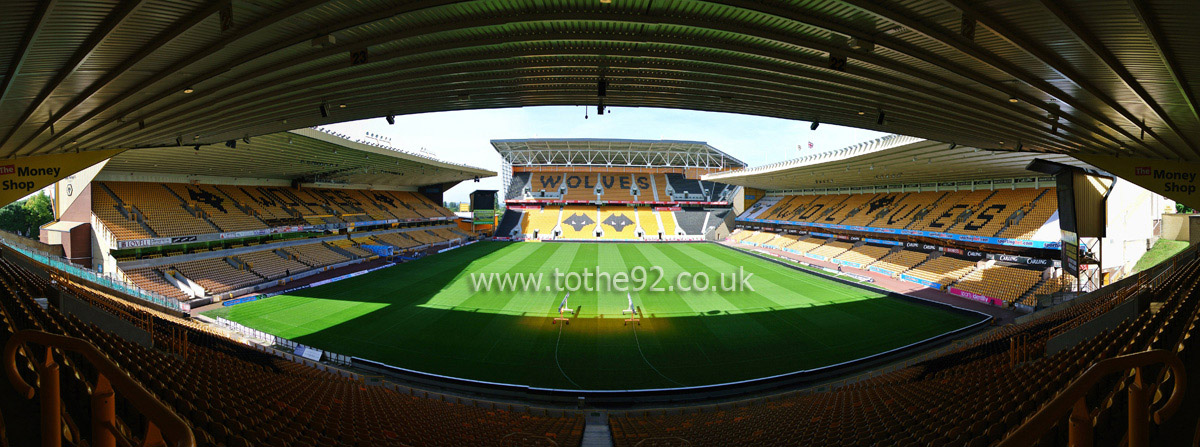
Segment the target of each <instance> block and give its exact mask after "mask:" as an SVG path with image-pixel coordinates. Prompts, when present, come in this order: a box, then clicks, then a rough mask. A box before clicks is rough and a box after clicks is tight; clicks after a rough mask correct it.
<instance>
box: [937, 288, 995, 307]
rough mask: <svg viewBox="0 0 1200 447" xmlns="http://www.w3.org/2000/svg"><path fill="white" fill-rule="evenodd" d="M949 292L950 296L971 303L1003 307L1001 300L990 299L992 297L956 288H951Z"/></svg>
mask: <svg viewBox="0 0 1200 447" xmlns="http://www.w3.org/2000/svg"><path fill="white" fill-rule="evenodd" d="M949 292H950V294H951V295H958V296H961V297H963V298H966V299H969V300H971V301H978V302H981V303H986V304H991V305H993V306H1003V305H1004V300H1002V299H999V298H992V297H990V296H987V295H984V294H980V293H975V292H972V291H969V290H963V289H960V288H958V287H951V288H950V290H949Z"/></svg>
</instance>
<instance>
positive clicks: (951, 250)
mask: <svg viewBox="0 0 1200 447" xmlns="http://www.w3.org/2000/svg"><path fill="white" fill-rule="evenodd" d="M938 250H941V251H944V252H946V253H954V254H956V255H961V254H963V250H962V249H961V248H953V247H938Z"/></svg>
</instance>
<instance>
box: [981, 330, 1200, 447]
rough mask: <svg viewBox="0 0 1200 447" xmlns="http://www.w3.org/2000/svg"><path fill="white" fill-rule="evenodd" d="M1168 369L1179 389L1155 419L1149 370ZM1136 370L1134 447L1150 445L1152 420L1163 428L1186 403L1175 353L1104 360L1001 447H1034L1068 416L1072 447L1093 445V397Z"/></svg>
mask: <svg viewBox="0 0 1200 447" xmlns="http://www.w3.org/2000/svg"><path fill="white" fill-rule="evenodd" d="M1157 364H1163V365H1165V366H1166V367H1167V368H1170V372H1171V377H1172V379H1173V380H1174V383H1175V386H1174V388H1173V389H1172V390H1171V397H1170V398H1169V399H1168V400H1167V402H1166V403H1165V404H1163V405H1162V407H1161V408H1159V409H1158V410H1157V411H1155V412H1154V413H1153V414H1151V413H1150V407H1151V401H1150V399H1151V397H1152V396H1153V395H1154V388H1155V385H1154V384H1149V383H1146V380H1145V378H1144V376H1145V373H1144V371H1143V370H1144V369H1145V368H1146V367H1147V366H1151V365H1157ZM1129 370H1133V384H1131V385H1130V386H1129V399H1128V401H1129V409H1128V423H1129V427H1128V433H1127V435H1126V438H1127V440H1128V444H1127V446H1128V447H1146V446H1148V445H1149V443H1150V421H1151V420H1152V419H1153V421H1154V422H1155V423H1156V424H1162V423H1163V421H1165V420H1167V419H1168V418H1170V417H1171V415H1173V414H1175V411H1176V410H1178V409H1179V405H1180V404H1181V403H1182V402H1183V393H1184V392H1185V391H1186V390H1187V373H1186V372H1185V371H1184V369H1183V362H1182V361H1180V360H1179V356H1178V355H1176V354H1175V353H1174V352H1171V351H1166V350H1153V351H1142V352H1138V353H1134V354H1128V355H1122V356H1119V357H1113V358H1110V359H1106V360H1102V361H1100V362H1098V363H1096V364H1095V365H1092V366H1091V367H1090V368H1088V369H1087V371H1084V372H1083V375H1081V376H1079V378H1077V379H1075V380H1074V381H1072V382H1071V383H1070V384H1068V385H1067V387H1066V388H1065V389H1063V391H1062V392H1061V393H1059V394H1058V395H1057V396H1055V397H1054V399H1051V400H1050V402H1049V403H1047V404H1046V405H1045V406H1043V407H1042V408H1041V409H1040V410H1038V412H1037V413H1035V414H1034V415H1033V417H1031V418H1029V419H1028V420H1026V421H1025V423H1023V424H1021V426H1020V427H1017V429H1016V430H1014V431H1013V432H1011V433H1010V434H1009V435H1008V436H1007V437H1005V438H1004V440H1002V441H1001V442H1000V447H1014V446H1030V445H1034V444H1035V443H1037V442H1038V440H1039V439H1041V437H1042V436H1043V435H1045V434H1046V433H1047V432H1049V431H1050V430H1051V429H1053V428H1054V427H1055V426H1056V425H1058V423H1059V422H1060V421H1061V420H1062V419H1063V417H1064V416H1068V415H1069V417H1068V424H1069V425H1068V431H1067V433H1068V437H1069V444H1070V445H1071V446H1075V447H1085V446H1090V445H1093V441H1094V439H1093V430H1094V428H1095V427H1094V426H1093V421H1094V418H1093V417H1092V410H1091V409H1090V408H1089V407H1088V403H1087V394H1088V392H1089V391H1091V389H1092V387H1095V386H1096V384H1097V383H1099V382H1100V380H1101V379H1103V378H1105V377H1107V376H1109V375H1112V374H1116V373H1124V372H1125V371H1129Z"/></svg>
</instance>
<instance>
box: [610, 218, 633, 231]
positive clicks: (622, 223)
mask: <svg viewBox="0 0 1200 447" xmlns="http://www.w3.org/2000/svg"><path fill="white" fill-rule="evenodd" d="M604 224H605V225H608V226H610V227H613V229H614V230H617V231H622V230H624V229H625V227H628V226H630V225H633V221H632V220H630V219H629V217H628V216H626V215H624V214H610V215H609V216H608V218H607V219H604Z"/></svg>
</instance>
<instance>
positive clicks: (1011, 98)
mask: <svg viewBox="0 0 1200 447" xmlns="http://www.w3.org/2000/svg"><path fill="white" fill-rule="evenodd" d="M1018 101H1020V100H1019V99H1017V97H1016V96H1009V97H1008V102H1011V103H1013V104H1016V103H1017V102H1018Z"/></svg>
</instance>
